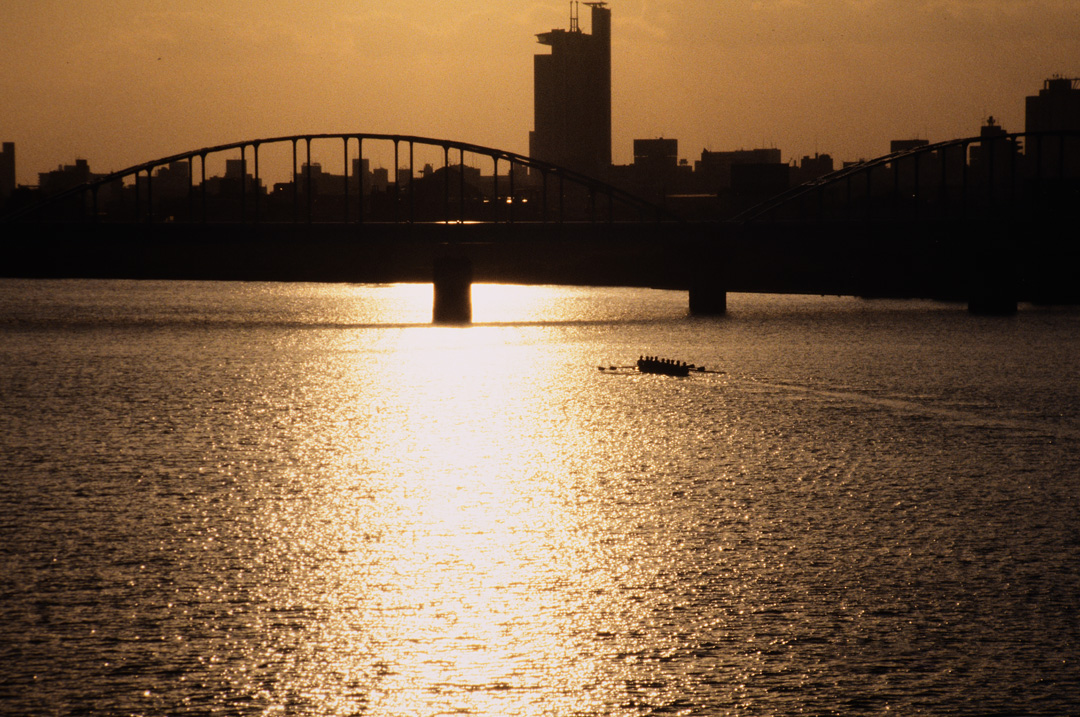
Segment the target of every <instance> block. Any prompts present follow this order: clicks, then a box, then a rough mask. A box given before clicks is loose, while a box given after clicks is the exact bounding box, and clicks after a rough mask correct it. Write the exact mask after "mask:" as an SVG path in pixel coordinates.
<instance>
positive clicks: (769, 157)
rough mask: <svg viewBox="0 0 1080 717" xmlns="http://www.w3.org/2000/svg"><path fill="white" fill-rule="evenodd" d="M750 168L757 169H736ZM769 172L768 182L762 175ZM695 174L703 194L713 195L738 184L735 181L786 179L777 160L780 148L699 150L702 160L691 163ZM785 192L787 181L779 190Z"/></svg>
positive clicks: (772, 182) (775, 180) (760, 181)
mask: <svg viewBox="0 0 1080 717" xmlns="http://www.w3.org/2000/svg"><path fill="white" fill-rule="evenodd" d="M745 165H752V166H754V167H758V168H759V169H751V170H735V169H734V168H735V167H737V166H745ZM770 165H771V166H773V167H777V166H780V167H784V169H775V168H774V169H771V170H770V169H760V168H761V167H765V166H770ZM770 173H771V180H765V175H766V174H770ZM694 174H695V175H696V177H697V178H698V181H699V182H700V183H701V185H702V187H703V188H704V189H706V191H710V192H716V191H720V190H727V189H732V188H734V187H735V185H736V184H738V181H736V176H735V175H736V174H738V175H739V177H738V179H741V180H745V181H747V182H750V183H752V184H755V185H759V184H761V183H762V181H765V182H766V183H771V184H776V183H777V181H778V180H779V175H780V174H783V175H784V177H785V178H786V176H787V165H786V164H783V163H782V162H781V161H780V150H779V149H773V148H770V149H739V150H735V151H733V152H710V151H709V150H707V149H703V150H701V159H699V160H698V161H696V162H694ZM785 189H787V180H786V179H785V180H784V181H783V186H782V187H780V189H779V190H778V191H783V190H785Z"/></svg>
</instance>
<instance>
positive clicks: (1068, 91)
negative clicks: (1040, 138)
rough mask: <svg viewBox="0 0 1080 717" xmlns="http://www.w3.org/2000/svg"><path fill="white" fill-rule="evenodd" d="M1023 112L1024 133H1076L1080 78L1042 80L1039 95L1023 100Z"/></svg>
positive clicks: (1079, 123)
mask: <svg viewBox="0 0 1080 717" xmlns="http://www.w3.org/2000/svg"><path fill="white" fill-rule="evenodd" d="M1024 109H1025V111H1024V126H1025V129H1026V131H1028V132H1057V131H1061V130H1074V129H1075V130H1080V79H1066V78H1064V77H1053V78H1051V79H1049V80H1046V81H1045V82H1044V83H1043V88H1042V89H1041V90H1039V94H1037V95H1032V96H1029V97H1028V98H1027V99H1026V100H1025V107H1024Z"/></svg>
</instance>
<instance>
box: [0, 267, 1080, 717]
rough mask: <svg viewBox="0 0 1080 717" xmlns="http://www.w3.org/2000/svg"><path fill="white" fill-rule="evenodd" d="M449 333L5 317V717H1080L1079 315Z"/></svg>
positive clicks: (754, 320)
mask: <svg viewBox="0 0 1080 717" xmlns="http://www.w3.org/2000/svg"><path fill="white" fill-rule="evenodd" d="M430 315H431V287H430V286H417V285H393V286H356V285H304V284H243V283H164V282H161V283H158V282H119V281H21V280H19V281H17V280H0V476H2V480H0V713H3V714H13V715H14V714H40V715H74V714H84V713H92V714H103V715H276V714H281V715H436V714H459V715H552V716H554V715H646V714H710V715H778V714H783V715H791V714H814V715H832V714H835V715H849V714H882V713H895V714H903V715H911V714H970V715H987V714H1055V715H1065V714H1075V713H1076V712H1077V710H1078V709H1080V614H1078V606H1080V520H1078V517H1077V516H1078V515H1080V310H1077V309H1052V308H1040V307H1032V306H1022V307H1021V311H1020V312H1019V313H1018V314H1017V315H1016V316H1012V317H1007V318H987V317H976V316H971V315H969V314H968V313H967V312H966V311H965V310H964V308H963V307H962V306H959V305H952V304H939V303H931V302H893V301H864V300H859V299H853V298H823V297H781V296H750V295H732V296H731V297H729V313H728V315H727V316H725V317H722V318H714V319H701V318H690V317H688V316H687V315H686V297H685V295H684V294H679V293H674V292H662V291H650V290H639V289H586V288H559V287H506V286H485V285H478V286H476V287H474V318H475V324H474V325H473V326H469V327H435V326H431V325H428V322H429V320H430ZM643 353H644V354H656V355H661V356H670V357H674V358H679V359H683V360H686V361H691V362H694V363H697V364H703V365H705V366H707V367H709V368H710V369H713V370H715V371H716V373H707V374H699V375H693V376H691V377H689V378H682V379H680V378H668V377H663V376H637V375H629V374H626V373H620V372H610V371H600V370H598V366H601V365H602V366H605V367H606V366H618V365H626V364H628V363H631V362H632V361H633V360H635V359H636V358H637V357H638V356H639V355H640V354H643ZM721 372H722V373H721Z"/></svg>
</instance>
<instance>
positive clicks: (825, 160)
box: [791, 152, 835, 186]
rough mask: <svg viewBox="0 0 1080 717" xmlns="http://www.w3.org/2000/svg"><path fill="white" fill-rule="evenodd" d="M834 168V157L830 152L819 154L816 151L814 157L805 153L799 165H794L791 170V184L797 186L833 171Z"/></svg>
mask: <svg viewBox="0 0 1080 717" xmlns="http://www.w3.org/2000/svg"><path fill="white" fill-rule="evenodd" d="M834 168H835V167H834V163H833V158H832V156H830V155H828V154H817V153H816V152H815V153H814V156H813V157H811V156H809V155H804V156H803V158H802V160H801V161H800V162H799V166H798V167H793V168H792V170H791V184H792V186H795V185H797V184H802V183H803V182H809V181H810V180H813V179H817V178H818V177H823V176H825V175H826V174H829V173H830V172H832V171H833V169H834Z"/></svg>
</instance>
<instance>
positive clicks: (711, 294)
mask: <svg viewBox="0 0 1080 717" xmlns="http://www.w3.org/2000/svg"><path fill="white" fill-rule="evenodd" d="M690 313H691V314H692V315H694V316H723V315H724V314H726V313H727V292H726V291H724V288H723V287H722V286H721V285H719V284H717V283H710V282H704V281H702V282H697V281H695V282H694V283H693V284H691V285H690Z"/></svg>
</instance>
